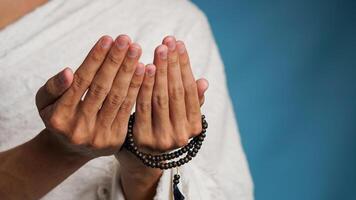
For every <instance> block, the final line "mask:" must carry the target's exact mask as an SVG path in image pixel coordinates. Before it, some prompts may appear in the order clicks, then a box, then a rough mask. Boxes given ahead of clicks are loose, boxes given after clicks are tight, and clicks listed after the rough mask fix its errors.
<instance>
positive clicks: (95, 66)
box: [36, 35, 208, 167]
mask: <svg viewBox="0 0 356 200" xmlns="http://www.w3.org/2000/svg"><path fill="white" fill-rule="evenodd" d="M141 53H142V50H141V47H140V46H139V45H138V44H136V43H133V42H132V41H131V39H130V38H129V36H127V35H120V36H118V37H117V38H116V39H115V40H113V39H112V38H111V37H109V36H103V37H101V38H100V39H99V40H98V42H97V43H96V44H95V45H94V46H93V48H92V49H91V50H90V52H89V53H88V55H87V57H86V58H85V59H84V61H83V63H82V64H81V65H80V66H79V68H78V69H77V70H76V71H75V72H74V73H73V72H72V71H71V69H70V68H65V69H64V70H63V71H61V72H59V73H58V74H57V75H55V76H53V77H52V78H50V79H49V80H48V81H47V82H46V84H45V85H44V86H42V87H41V88H40V89H39V91H38V92H37V95H36V105H37V108H38V110H39V113H40V116H41V118H42V120H43V122H44V124H45V126H46V129H45V131H46V134H48V135H50V136H49V137H51V138H52V140H53V141H56V144H59V148H63V151H66V152H68V153H71V154H76V155H79V156H82V157H87V158H89V160H90V159H93V158H96V157H100V156H108V155H113V154H115V155H116V157H117V158H118V159H119V161H120V162H121V161H122V163H121V165H124V166H125V165H126V166H128V167H131V166H140V164H139V160H138V159H136V158H134V157H133V156H132V155H131V156H130V155H128V154H129V153H128V151H126V150H124V149H122V148H121V147H122V145H123V143H124V141H125V137H126V133H127V125H128V121H129V117H130V114H131V112H132V109H133V106H134V105H135V104H136V107H135V112H136V114H135V123H134V127H133V134H134V140H135V143H136V144H137V146H138V147H139V148H142V149H143V150H145V151H149V152H151V153H161V152H166V151H170V150H173V149H175V148H178V147H182V146H184V145H185V144H187V143H188V140H189V139H190V138H191V137H194V136H196V135H198V134H199V133H200V131H201V130H202V125H201V111H200V106H201V105H202V104H203V102H204V92H205V91H206V90H207V88H208V82H207V81H206V80H205V79H199V80H195V78H194V76H193V73H192V69H191V66H190V62H189V56H188V53H187V50H186V48H185V45H184V43H183V42H182V41H177V40H176V39H175V38H174V37H173V36H167V37H165V38H164V39H163V41H162V44H161V45H159V46H158V47H157V48H156V49H155V52H154V60H153V64H148V65H144V64H142V63H140V62H139V59H140V56H141ZM120 150H121V151H120ZM132 164H133V165H132Z"/></svg>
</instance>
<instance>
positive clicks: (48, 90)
mask: <svg viewBox="0 0 356 200" xmlns="http://www.w3.org/2000/svg"><path fill="white" fill-rule="evenodd" d="M72 81H73V72H72V70H71V69H70V68H65V69H64V70H62V71H61V72H59V73H58V74H56V75H55V76H53V77H52V78H50V79H49V80H48V81H47V82H46V84H45V85H44V86H42V87H41V88H40V89H39V90H38V92H37V94H36V105H37V108H38V110H42V109H43V108H45V107H47V106H48V105H50V104H53V103H54V102H55V101H56V100H57V99H58V98H59V97H60V96H61V95H62V94H63V93H64V92H65V91H66V90H67V89H68V88H69V87H70V85H71V84H72Z"/></svg>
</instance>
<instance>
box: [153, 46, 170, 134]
mask: <svg viewBox="0 0 356 200" xmlns="http://www.w3.org/2000/svg"><path fill="white" fill-rule="evenodd" d="M167 56H168V48H167V46H165V45H160V46H158V47H157V48H156V50H155V56H154V61H153V63H154V65H155V66H156V77H155V83H154V89H153V94H152V116H153V118H154V119H155V120H154V121H153V126H154V127H160V126H162V125H163V124H168V123H170V121H169V104H168V101H169V100H168V82H167V67H168V62H167Z"/></svg>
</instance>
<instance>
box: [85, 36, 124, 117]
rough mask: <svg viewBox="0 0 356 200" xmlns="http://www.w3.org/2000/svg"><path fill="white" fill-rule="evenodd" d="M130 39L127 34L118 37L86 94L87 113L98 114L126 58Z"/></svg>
mask: <svg viewBox="0 0 356 200" xmlns="http://www.w3.org/2000/svg"><path fill="white" fill-rule="evenodd" d="M130 41H131V40H130V38H129V37H128V36H127V35H120V36H119V37H117V38H116V40H115V43H114V45H113V46H112V48H111V49H110V52H109V53H108V55H107V57H106V58H105V61H104V63H103V64H102V66H101V67H100V69H99V70H98V72H97V74H96V75H95V77H94V79H93V81H92V83H91V85H90V88H89V90H88V93H87V94H86V96H85V99H84V101H83V106H82V107H81V108H82V110H83V111H85V112H86V113H89V114H90V115H92V114H96V113H97V112H98V111H99V109H100V108H101V106H102V104H103V102H104V100H105V98H106V96H107V94H108V93H109V91H110V89H111V86H112V84H113V81H114V78H115V76H116V74H117V72H118V71H119V68H120V65H121V64H122V62H123V60H124V58H125V55H126V53H127V49H128V47H129V43H130Z"/></svg>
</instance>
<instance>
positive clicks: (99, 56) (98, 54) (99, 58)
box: [89, 49, 104, 63]
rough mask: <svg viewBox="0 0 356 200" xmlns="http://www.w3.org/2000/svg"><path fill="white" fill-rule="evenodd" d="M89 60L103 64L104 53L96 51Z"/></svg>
mask: <svg viewBox="0 0 356 200" xmlns="http://www.w3.org/2000/svg"><path fill="white" fill-rule="evenodd" d="M89 58H90V59H91V60H92V61H93V62H95V63H101V62H102V61H103V60H104V53H103V52H101V51H100V50H97V49H95V50H94V51H93V52H92V53H91V54H90V56H89Z"/></svg>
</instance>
